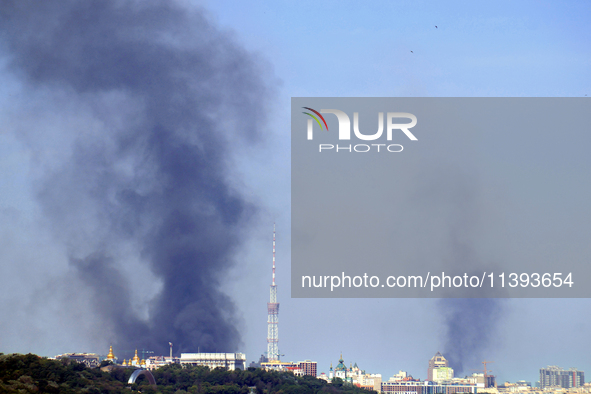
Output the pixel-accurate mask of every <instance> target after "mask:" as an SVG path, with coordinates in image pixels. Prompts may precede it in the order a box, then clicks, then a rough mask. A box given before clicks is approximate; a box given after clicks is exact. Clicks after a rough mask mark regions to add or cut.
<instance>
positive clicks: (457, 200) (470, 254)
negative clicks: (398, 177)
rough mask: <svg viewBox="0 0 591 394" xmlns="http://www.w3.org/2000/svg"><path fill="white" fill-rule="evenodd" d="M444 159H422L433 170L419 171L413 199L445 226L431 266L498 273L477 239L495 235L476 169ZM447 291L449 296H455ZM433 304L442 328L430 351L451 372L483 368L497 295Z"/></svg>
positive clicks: (450, 271)
mask: <svg viewBox="0 0 591 394" xmlns="http://www.w3.org/2000/svg"><path fill="white" fill-rule="evenodd" d="M446 159H447V158H445V157H443V158H438V161H433V162H428V165H430V166H431V167H435V166H439V169H438V170H437V171H435V172H433V170H430V171H431V172H430V174H431V175H429V174H427V173H425V175H424V177H423V178H424V179H425V183H424V184H423V187H422V188H421V189H419V193H417V195H416V198H415V201H417V202H419V203H420V204H421V205H420V208H421V209H422V210H424V211H426V212H428V213H429V215H430V218H432V219H430V220H432V221H433V222H434V225H437V224H438V225H439V226H440V228H443V229H445V233H444V234H443V236H442V238H441V241H440V242H441V243H440V245H441V246H442V249H441V252H440V255H439V256H437V258H438V259H440V266H438V267H437V268H433V269H432V270H440V269H441V270H442V271H445V274H447V275H451V276H454V275H462V274H463V273H466V274H467V275H468V276H472V275H477V276H478V277H480V276H481V275H482V273H483V272H498V269H495V268H496V266H495V264H494V260H495V259H496V258H498V257H497V256H490V255H488V254H485V253H484V252H482V250H483V247H482V240H487V241H488V240H490V239H497V238H496V237H498V234H497V233H496V232H495V231H494V230H492V228H494V224H495V222H494V220H493V219H492V218H491V217H490V213H489V212H490V208H489V206H488V205H487V202H486V201H485V200H484V199H483V198H482V197H481V188H480V186H479V181H478V180H479V175H478V173H477V171H478V168H477V167H473V168H471V169H470V170H467V169H465V168H458V167H456V166H454V165H449V164H448V165H445V164H444V163H446ZM432 174H435V176H433V175H432ZM433 242H435V241H433ZM484 250H486V249H484ZM453 290H454V289H451V291H450V294H451V295H452V296H453V295H456V296H457V294H458V293H454V291H453ZM478 295H479V296H486V293H485V292H479V294H478ZM437 305H438V309H439V312H440V315H441V319H442V322H443V327H444V331H443V332H442V337H443V349H433V354H435V353H436V352H437V351H439V350H440V351H441V353H442V354H443V356H444V357H445V358H446V359H447V360H448V363H449V366H450V367H451V368H453V369H454V373H455V375H456V376H463V375H461V374H465V375H470V374H471V373H472V372H477V371H473V370H474V369H477V370H481V369H482V370H483V367H484V366H483V365H482V361H484V360H485V359H486V360H490V356H489V354H490V353H487V352H488V351H490V350H491V349H492V348H493V346H494V344H495V335H496V333H497V329H498V326H499V320H500V318H501V317H502V313H501V312H502V311H503V308H504V303H503V301H502V299H497V298H443V299H441V300H439V301H438V302H437Z"/></svg>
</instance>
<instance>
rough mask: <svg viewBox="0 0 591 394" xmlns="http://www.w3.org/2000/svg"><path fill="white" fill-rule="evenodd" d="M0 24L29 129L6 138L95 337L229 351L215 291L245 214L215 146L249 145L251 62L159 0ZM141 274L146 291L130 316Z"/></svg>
mask: <svg viewBox="0 0 591 394" xmlns="http://www.w3.org/2000/svg"><path fill="white" fill-rule="evenodd" d="M0 26H1V27H0V29H1V31H0V38H1V45H2V49H3V52H4V56H5V59H7V64H8V70H9V72H10V73H11V75H13V76H15V77H16V78H17V79H18V81H19V82H20V84H21V86H22V89H21V100H22V101H23V102H26V103H27V105H28V106H29V107H28V108H29V113H28V116H29V117H30V118H32V120H30V122H31V123H30V124H29V125H31V124H32V125H34V126H35V127H27V126H26V125H24V123H23V125H21V130H20V132H21V138H22V140H23V141H26V143H27V144H28V145H29V146H30V147H31V150H32V151H34V152H35V156H36V158H35V161H36V163H37V165H38V168H39V176H38V181H37V182H36V184H35V187H34V190H35V192H36V196H37V199H38V202H39V203H40V206H41V207H42V210H43V213H44V215H45V217H46V218H47V221H48V222H49V224H50V226H51V229H52V232H53V234H54V238H55V239H56V240H58V242H62V243H63V244H64V245H66V248H67V254H68V261H69V267H70V269H71V275H68V279H67V280H68V281H69V280H72V278H76V279H75V280H76V281H77V283H78V285H79V286H80V287H81V288H83V289H84V291H85V294H88V295H89V296H90V297H91V299H92V306H93V308H94V309H93V310H94V313H95V314H96V320H97V322H101V323H100V324H102V325H103V327H104V335H105V337H106V338H105V339H106V340H109V341H112V342H113V345H115V346H118V347H119V348H120V349H123V348H125V349H126V350H129V349H132V348H134V347H139V348H146V349H150V350H154V351H155V352H156V354H167V348H168V342H169V341H171V342H173V343H174V344H175V353H176V352H177V351H197V348H198V347H199V349H200V350H201V351H235V350H237V347H238V346H239V344H240V335H239V330H238V328H237V326H236V319H235V311H234V306H233V302H232V301H231V300H230V299H229V298H228V297H227V296H226V295H224V294H223V293H222V292H221V291H220V290H219V287H220V283H221V281H222V280H223V274H224V273H225V272H226V271H227V270H228V268H230V267H231V266H232V264H233V257H234V256H233V254H234V253H235V251H236V248H237V246H239V245H240V243H241V240H242V239H243V238H244V234H245V228H247V226H248V224H249V218H251V217H252V215H254V214H255V213H256V207H254V206H252V205H251V204H249V203H247V202H245V200H244V199H243V198H242V197H241V196H240V195H239V193H238V192H237V191H235V190H234V189H233V188H232V187H231V185H230V182H229V180H228V179H229V173H230V171H231V170H232V168H231V163H232V148H230V146H239V145H241V144H248V143H252V142H253V141H257V140H258V139H260V138H261V127H262V125H263V124H264V121H265V120H264V119H265V116H264V112H263V109H264V106H265V102H266V99H267V97H268V96H269V88H268V86H267V84H266V83H265V82H264V80H263V76H264V67H263V66H261V65H260V63H259V62H258V60H257V59H256V58H255V56H254V55H251V54H249V53H247V52H246V51H244V50H243V49H241V48H240V46H239V45H238V44H237V43H236V42H235V41H234V40H233V39H232V38H231V37H230V36H229V34H228V33H225V32H222V31H220V30H218V29H217V28H216V27H215V26H214V25H212V24H211V23H210V22H209V21H208V19H207V15H206V14H205V13H204V12H203V11H202V10H199V9H187V8H185V7H183V6H181V5H180V4H178V3H176V2H171V1H142V2H137V1H124V0H122V1H114V0H107V1H105V0H100V1H99V0H96V1H62V2H33V1H6V2H3V3H2V4H1V5H0ZM142 272H149V273H151V275H153V276H154V277H155V278H156V281H157V285H154V283H146V284H145V285H144V287H143V288H142V292H143V293H146V294H149V295H150V297H149V298H150V299H151V301H150V303H149V305H148V307H147V308H146V310H145V311H144V312H145V313H141V312H140V311H138V307H137V303H138V302H137V299H136V298H137V296H136V295H134V294H136V293H137V290H134V288H137V284H134V277H135V276H137V275H142ZM39 302H43V301H39ZM64 307H67V305H65V306H64Z"/></svg>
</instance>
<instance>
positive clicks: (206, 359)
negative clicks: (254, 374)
mask: <svg viewBox="0 0 591 394" xmlns="http://www.w3.org/2000/svg"><path fill="white" fill-rule="evenodd" d="M179 361H180V363H181V365H194V366H204V367H209V368H211V369H214V368H224V369H226V370H228V371H234V370H236V369H242V370H244V369H245V368H246V355H245V354H244V353H181V358H180V360H179Z"/></svg>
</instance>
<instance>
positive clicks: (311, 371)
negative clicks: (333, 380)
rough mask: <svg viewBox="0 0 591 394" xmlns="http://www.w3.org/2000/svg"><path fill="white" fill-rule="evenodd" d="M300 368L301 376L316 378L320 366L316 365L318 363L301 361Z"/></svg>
mask: <svg viewBox="0 0 591 394" xmlns="http://www.w3.org/2000/svg"><path fill="white" fill-rule="evenodd" d="M298 368H299V370H300V373H301V375H309V376H314V377H316V375H317V368H318V364H317V363H316V361H310V360H306V361H300V362H299V363H298Z"/></svg>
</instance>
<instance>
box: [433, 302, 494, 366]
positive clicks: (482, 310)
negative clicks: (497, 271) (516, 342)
mask: <svg viewBox="0 0 591 394" xmlns="http://www.w3.org/2000/svg"><path fill="white" fill-rule="evenodd" d="M440 305H441V307H442V309H443V311H442V314H443V316H444V319H445V326H446V329H447V332H446V342H445V345H444V349H445V351H444V352H443V356H444V357H445V358H446V359H447V360H448V362H449V366H450V367H451V368H453V369H454V373H455V375H456V376H459V374H461V373H465V374H467V375H468V374H471V373H472V372H477V371H472V369H478V370H479V369H481V367H483V365H482V361H484V360H485V358H483V357H485V356H486V355H485V354H484V352H485V351H486V349H487V348H490V346H491V344H493V343H494V334H495V332H496V328H497V320H498V318H499V317H500V312H501V310H502V302H501V300H499V299H496V298H445V299H442V300H441V301H440Z"/></svg>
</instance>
